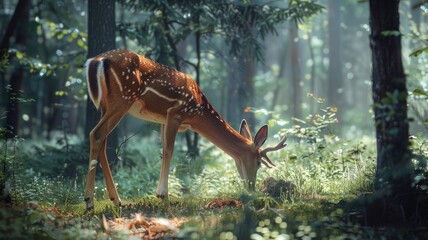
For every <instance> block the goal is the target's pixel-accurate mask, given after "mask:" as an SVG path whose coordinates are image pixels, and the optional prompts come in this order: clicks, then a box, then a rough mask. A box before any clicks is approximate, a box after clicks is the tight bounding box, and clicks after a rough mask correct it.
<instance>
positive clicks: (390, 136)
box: [370, 0, 417, 222]
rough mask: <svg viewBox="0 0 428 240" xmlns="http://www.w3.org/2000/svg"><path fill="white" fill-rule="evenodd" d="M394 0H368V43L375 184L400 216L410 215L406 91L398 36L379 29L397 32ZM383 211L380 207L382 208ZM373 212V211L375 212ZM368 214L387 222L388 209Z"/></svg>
mask: <svg viewBox="0 0 428 240" xmlns="http://www.w3.org/2000/svg"><path fill="white" fill-rule="evenodd" d="M398 10H399V0H391V1H388V3H386V2H385V1H383V0H370V27H371V34H370V47H371V49H372V65H373V70H372V83H373V84H372V92H373V102H374V105H373V106H374V107H373V110H374V113H375V125H376V142H377V167H376V177H375V188H376V192H377V193H380V194H379V195H382V196H386V197H384V198H383V202H384V203H385V202H388V204H395V206H397V208H398V209H400V210H399V211H398V212H400V214H397V215H398V216H399V217H400V218H401V219H402V220H404V221H406V220H409V218H410V217H411V216H412V214H414V213H415V208H417V206H416V205H414V203H415V202H414V198H415V197H414V196H413V195H412V194H413V189H412V187H411V183H412V174H413V168H412V165H411V153H410V150H409V124H408V119H407V89H406V77H405V74H404V69H403V63H402V57H401V36H400V35H397V34H392V35H391V34H389V35H386V34H385V33H384V32H385V31H396V32H398V31H399V24H400V18H399V11H398ZM382 209H383V210H382ZM375 212H376V213H375ZM375 212H373V213H372V214H373V216H374V217H375V218H381V219H377V220H378V221H380V222H388V221H393V220H391V219H392V218H393V217H397V216H391V212H390V211H388V210H385V209H384V208H378V210H377V211H375Z"/></svg>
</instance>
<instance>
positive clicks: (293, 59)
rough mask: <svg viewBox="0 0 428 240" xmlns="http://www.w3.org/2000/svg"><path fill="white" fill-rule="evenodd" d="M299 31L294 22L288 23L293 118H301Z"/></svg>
mask: <svg viewBox="0 0 428 240" xmlns="http://www.w3.org/2000/svg"><path fill="white" fill-rule="evenodd" d="M298 31H299V29H298V27H297V23H296V22H294V21H293V22H290V29H289V38H290V40H289V42H290V51H291V53H290V64H291V67H290V71H291V86H293V92H292V93H291V98H292V99H291V103H292V107H291V109H292V114H293V117H295V118H301V117H302V107H301V106H302V83H303V82H302V78H301V71H300V61H299V57H300V56H299V47H300V44H299V32H298Z"/></svg>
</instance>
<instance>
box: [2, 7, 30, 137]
mask: <svg viewBox="0 0 428 240" xmlns="http://www.w3.org/2000/svg"><path fill="white" fill-rule="evenodd" d="M30 4H31V1H30V0H20V1H19V2H18V4H17V5H16V8H15V12H14V14H13V16H12V19H11V20H10V22H9V24H8V26H7V28H6V32H5V34H4V36H3V38H2V41H1V44H0V55H1V56H3V55H4V54H7V51H8V49H9V44H10V38H11V37H12V36H14V35H15V44H16V46H17V48H18V49H20V50H24V49H25V45H26V41H27V33H28V29H27V28H28V26H29V20H30ZM24 72H25V71H24V67H23V66H22V65H18V66H17V67H16V68H15V69H14V70H13V72H12V75H11V78H10V81H9V84H10V88H9V93H8V98H7V109H6V123H5V128H6V137H7V138H13V137H15V136H16V135H17V134H18V116H19V102H18V99H19V97H20V92H21V85H22V81H23V79H24ZM2 77H3V76H2ZM3 89H7V88H6V87H4V88H3Z"/></svg>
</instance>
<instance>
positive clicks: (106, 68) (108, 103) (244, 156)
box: [84, 49, 286, 210]
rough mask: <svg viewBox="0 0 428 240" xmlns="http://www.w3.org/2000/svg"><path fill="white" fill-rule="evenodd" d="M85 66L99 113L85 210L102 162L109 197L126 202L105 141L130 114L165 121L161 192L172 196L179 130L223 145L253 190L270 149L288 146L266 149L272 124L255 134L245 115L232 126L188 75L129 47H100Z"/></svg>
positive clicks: (90, 204) (268, 162) (160, 195)
mask: <svg viewBox="0 0 428 240" xmlns="http://www.w3.org/2000/svg"><path fill="white" fill-rule="evenodd" d="M84 67H85V70H84V74H86V79H87V87H88V93H89V97H90V99H91V101H92V102H93V104H94V105H95V107H96V108H97V110H98V111H99V112H100V113H101V117H100V120H99V122H98V123H97V124H96V126H95V127H94V128H93V129H92V131H91V132H90V134H89V142H90V153H89V168H88V173H87V178H86V187H85V192H84V200H85V202H86V209H87V210H91V209H93V208H94V191H95V173H96V166H97V165H98V164H100V166H101V169H102V172H103V175H104V179H105V183H106V189H107V192H108V196H109V198H110V200H111V201H113V202H114V204H115V205H118V206H120V205H121V204H122V202H121V199H120V198H119V195H118V192H117V189H116V186H115V183H114V180H113V177H112V173H111V170H110V167H109V164H108V160H107V156H106V142H107V137H108V135H109V134H110V132H111V131H112V130H113V129H114V128H115V127H116V126H117V124H118V123H119V122H120V120H121V119H122V118H123V117H124V116H125V115H126V114H130V115H132V116H134V117H137V118H139V119H141V120H145V121H150V122H154V123H158V124H160V125H161V131H160V133H161V142H162V164H161V173H160V179H159V183H158V186H157V190H156V196H157V197H158V198H167V197H168V175H169V171H170V163H171V158H172V155H173V150H174V143H175V137H176V134H177V132H183V131H186V130H192V131H195V132H197V133H199V134H200V135H202V136H203V137H205V138H206V139H207V140H209V141H210V142H212V143H213V144H214V145H216V146H217V147H219V148H220V149H222V150H223V151H224V152H225V153H226V154H228V155H229V156H230V157H231V158H232V159H233V160H234V161H235V165H236V168H237V169H238V173H239V176H240V177H241V179H242V180H243V182H244V186H245V187H246V188H247V189H249V190H255V183H256V176H257V171H258V169H259V168H260V167H261V164H263V165H265V166H266V167H268V168H272V167H274V166H275V164H273V163H272V161H271V160H270V159H269V157H268V155H267V153H268V152H271V151H276V150H279V149H282V148H284V147H285V146H286V144H285V141H286V137H284V138H283V139H282V140H281V141H280V142H279V143H278V144H277V145H276V146H275V147H270V148H266V149H264V150H262V149H261V146H262V145H263V144H264V143H265V141H266V139H267V137H268V125H263V126H262V127H261V128H260V129H259V130H258V132H257V133H256V134H255V136H254V139H253V138H252V135H251V132H250V128H249V126H248V124H247V121H246V120H245V119H244V120H242V122H241V124H240V128H239V132H238V131H236V130H234V129H233V128H232V127H231V126H230V125H229V124H228V122H226V120H224V119H223V118H222V117H221V116H220V114H219V113H218V112H217V111H216V110H215V109H214V107H213V106H212V105H211V103H210V102H209V101H208V99H207V98H206V97H205V95H204V94H203V92H202V91H201V89H200V88H199V86H198V85H197V84H196V82H195V81H194V80H193V79H192V78H191V77H190V76H189V75H187V74H185V73H182V72H180V71H178V70H175V69H173V68H170V67H167V66H165V65H162V64H159V63H156V62H154V61H152V60H150V59H148V58H146V57H144V56H141V55H139V54H136V53H134V52H131V51H129V50H120V49H119V50H111V51H108V52H105V53H102V54H100V55H98V56H95V57H93V58H90V59H88V60H87V61H86V63H85V65H84Z"/></svg>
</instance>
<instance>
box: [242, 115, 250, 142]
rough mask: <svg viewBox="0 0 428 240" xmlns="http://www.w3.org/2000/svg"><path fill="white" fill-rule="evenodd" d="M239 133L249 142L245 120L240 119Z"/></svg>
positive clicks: (248, 131)
mask: <svg viewBox="0 0 428 240" xmlns="http://www.w3.org/2000/svg"><path fill="white" fill-rule="evenodd" d="M239 133H240V134H241V135H242V136H243V137H244V138H246V139H249V140H251V139H252V137H251V132H250V128H249V127H248V124H247V121H246V120H245V119H242V121H241V126H240V127H239Z"/></svg>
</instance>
